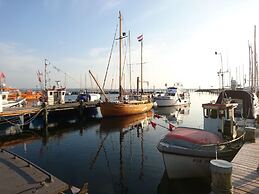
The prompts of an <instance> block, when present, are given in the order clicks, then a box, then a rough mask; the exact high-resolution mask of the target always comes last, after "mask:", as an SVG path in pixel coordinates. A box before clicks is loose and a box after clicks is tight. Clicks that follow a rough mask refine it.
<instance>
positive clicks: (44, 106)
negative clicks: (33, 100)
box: [42, 102, 48, 128]
mask: <svg viewBox="0 0 259 194" xmlns="http://www.w3.org/2000/svg"><path fill="white" fill-rule="evenodd" d="M42 107H43V109H44V110H43V120H44V128H46V127H47V126H48V107H47V104H46V102H43V103H42Z"/></svg>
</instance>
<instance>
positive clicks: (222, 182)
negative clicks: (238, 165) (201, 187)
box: [210, 159, 233, 194]
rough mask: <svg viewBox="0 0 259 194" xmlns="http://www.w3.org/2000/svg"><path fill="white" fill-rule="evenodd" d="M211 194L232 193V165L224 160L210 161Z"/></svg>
mask: <svg viewBox="0 0 259 194" xmlns="http://www.w3.org/2000/svg"><path fill="white" fill-rule="evenodd" d="M210 170H211V190H212V191H211V193H215V194H219V193H233V186H232V180H231V179H232V178H231V176H232V164H231V162H228V161H226V160H219V159H215V160H211V161H210Z"/></svg>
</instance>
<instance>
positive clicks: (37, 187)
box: [0, 150, 69, 194]
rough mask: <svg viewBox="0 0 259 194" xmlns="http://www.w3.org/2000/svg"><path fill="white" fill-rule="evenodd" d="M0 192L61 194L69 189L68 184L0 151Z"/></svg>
mask: <svg viewBox="0 0 259 194" xmlns="http://www.w3.org/2000/svg"><path fill="white" fill-rule="evenodd" d="M0 174H1V176H0V191H1V193H38V194H43V193H44V194H45V193H48V194H50V193H53V194H54V193H61V192H63V191H66V190H68V189H69V186H68V184H66V183H64V182H62V181H61V180H59V179H58V178H56V177H54V176H53V175H51V177H52V181H49V175H50V174H49V175H47V174H46V173H44V172H42V171H40V170H39V169H38V168H36V167H34V166H33V165H30V166H28V163H27V162H26V161H24V160H22V159H21V158H19V157H14V156H13V155H12V154H10V153H8V152H6V151H4V150H1V151H0Z"/></svg>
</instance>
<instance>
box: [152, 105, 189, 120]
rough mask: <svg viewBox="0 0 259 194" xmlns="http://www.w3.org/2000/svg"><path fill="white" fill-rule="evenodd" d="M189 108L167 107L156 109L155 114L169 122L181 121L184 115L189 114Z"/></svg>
mask: <svg viewBox="0 0 259 194" xmlns="http://www.w3.org/2000/svg"><path fill="white" fill-rule="evenodd" d="M189 110H190V107H189V106H168V107H156V109H155V113H156V114H159V115H163V116H166V118H167V119H168V120H169V121H175V122H178V121H182V120H183V116H184V115H188V114H189Z"/></svg>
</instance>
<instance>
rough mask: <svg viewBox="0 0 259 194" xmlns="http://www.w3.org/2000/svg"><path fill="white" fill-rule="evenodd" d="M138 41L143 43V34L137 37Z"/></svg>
mask: <svg viewBox="0 0 259 194" xmlns="http://www.w3.org/2000/svg"><path fill="white" fill-rule="evenodd" d="M137 39H138V41H139V42H140V41H142V40H143V34H141V35H140V36H138V37H137Z"/></svg>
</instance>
